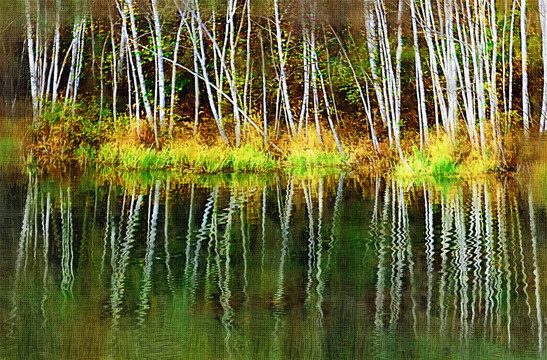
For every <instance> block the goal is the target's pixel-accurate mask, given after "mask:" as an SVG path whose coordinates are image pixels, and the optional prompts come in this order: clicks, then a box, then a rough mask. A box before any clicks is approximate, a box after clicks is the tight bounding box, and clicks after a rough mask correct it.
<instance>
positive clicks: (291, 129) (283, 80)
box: [273, 0, 297, 136]
mask: <svg viewBox="0 0 547 360" xmlns="http://www.w3.org/2000/svg"><path fill="white" fill-rule="evenodd" d="M273 3H274V15H275V20H274V24H275V34H276V40H277V55H278V57H279V81H280V83H281V93H282V96H283V104H284V107H285V114H286V116H287V122H288V123H289V133H290V134H291V135H293V136H294V135H295V134H296V133H297V132H296V127H295V126H294V121H293V117H292V109H291V102H290V100H289V89H288V86H287V74H286V73H285V52H284V51H283V44H282V41H283V40H282V35H281V18H280V16H279V0H273Z"/></svg>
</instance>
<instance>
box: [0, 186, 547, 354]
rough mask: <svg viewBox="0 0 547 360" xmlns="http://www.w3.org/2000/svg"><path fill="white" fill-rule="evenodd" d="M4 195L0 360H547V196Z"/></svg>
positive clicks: (30, 189) (314, 192) (230, 190)
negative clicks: (523, 359) (545, 359)
mask: <svg viewBox="0 0 547 360" xmlns="http://www.w3.org/2000/svg"><path fill="white" fill-rule="evenodd" d="M2 182H3V184H2V186H1V187H0V188H1V189H2V190H0V194H1V196H0V239H1V242H2V243H1V244H2V245H1V246H2V247H1V249H2V250H1V252H0V358H6V359H35V358H43V359H92V358H93V359H162V358H165V359H396V358H406V359H420V358H422V359H436V358H439V359H447V358H448V359H450V358H455V359H471V358H536V357H543V356H545V355H547V352H546V350H545V349H546V347H547V341H546V338H545V330H546V328H547V323H546V314H547V293H546V289H547V276H546V275H547V244H546V227H545V223H546V221H547V219H546V205H547V204H546V203H545V189H546V188H545V184H544V183H541V184H539V185H538V184H531V185H523V184H521V183H519V182H517V181H514V180H503V181H498V180H489V181H486V180H485V181H478V182H468V183H455V184H440V185H439V184H425V185H423V184H420V185H415V184H408V183H407V184H402V183H397V182H395V181H386V180H384V179H381V178H378V179H371V180H368V181H364V182H363V181H361V182H359V181H357V180H356V179H354V178H352V177H351V176H349V175H348V176H344V175H334V176H332V175H331V176H328V177H323V178H321V177H314V178H299V177H291V176H271V177H270V178H268V179H265V180H262V181H254V180H253V181H238V182H227V181H217V180H215V179H211V178H207V179H204V178H195V181H194V182H192V181H186V182H181V181H175V180H173V179H172V180H166V179H162V180H152V181H148V182H144V181H142V182H141V181H134V182H133V183H132V184H130V185H125V186H123V185H117V184H113V183H109V182H106V181H104V182H101V181H89V180H70V181H64V182H63V181H54V180H49V181H48V180H38V179H37V178H36V177H32V176H24V175H21V176H11V177H6V176H4V177H2Z"/></svg>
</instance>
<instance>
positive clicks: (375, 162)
mask: <svg viewBox="0 0 547 360" xmlns="http://www.w3.org/2000/svg"><path fill="white" fill-rule="evenodd" d="M93 118H94V114H90V113H85V112H84V113H81V114H80V115H78V114H76V115H67V113H66V112H64V111H63V110H62V109H60V110H59V111H58V112H54V113H49V114H46V115H45V116H44V117H43V118H42V119H41V120H40V121H39V122H38V123H37V124H35V125H34V128H33V137H34V139H33V140H34V141H33V143H32V145H31V146H30V148H29V149H28V151H27V155H26V162H27V165H29V166H31V167H36V168H38V169H40V170H42V171H44V172H48V171H50V170H51V169H65V170H66V169H68V168H70V167H73V166H74V165H79V166H82V167H84V168H88V167H90V166H91V167H96V168H100V169H111V170H113V171H119V170H122V171H155V170H173V171H178V172H183V173H184V172H187V173H202V174H215V173H232V172H233V173H265V172H270V171H274V170H286V171H291V172H297V173H298V172H301V173H302V172H309V171H310V170H311V169H318V168H320V169H331V170H332V171H339V170H340V169H352V170H355V171H357V172H361V173H381V174H383V175H393V176H394V177H396V178H403V179H404V178H406V179H427V178H431V177H433V178H438V177H448V178H468V177H475V176H480V175H483V174H488V173H496V172H512V171H513V170H514V169H515V168H516V166H515V164H516V162H517V161H518V160H520V159H518V157H519V156H523V157H527V156H528V155H526V154H524V155H523V154H518V153H517V151H516V150H515V149H518V148H519V141H518V140H515V139H505V141H506V142H507V143H506V144H504V149H508V150H506V151H505V152H504V154H503V159H502V158H501V157H500V156H499V155H495V153H496V152H495V151H494V150H493V149H491V148H488V149H485V150H483V151H482V152H479V151H477V150H473V149H472V147H471V145H470V144H469V143H468V142H467V141H466V140H465V136H461V137H459V138H458V140H457V141H456V143H452V142H451V141H450V140H448V139H447V138H446V137H445V136H442V135H441V136H438V137H436V136H433V134H431V140H430V142H429V146H428V147H425V148H424V149H422V150H419V146H418V142H417V140H416V137H415V136H412V134H410V135H408V136H407V137H405V138H403V140H402V148H403V159H401V158H400V156H399V154H398V153H397V152H396V151H395V150H394V149H393V147H390V146H389V144H387V143H381V144H380V151H375V150H374V149H373V148H372V145H371V143H370V141H369V140H368V138H364V139H363V138H361V139H359V138H356V137H353V136H352V135H351V133H352V131H351V129H346V132H347V134H346V139H351V142H350V141H347V142H346V143H345V144H344V150H345V154H346V155H345V156H342V155H341V154H340V152H339V151H338V150H337V148H336V146H335V144H334V141H333V139H332V138H331V137H329V134H323V136H322V141H319V140H318V138H317V136H316V135H315V133H314V132H311V131H310V132H309V133H308V134H307V135H303V136H302V137H301V138H297V139H294V138H293V139H288V138H287V137H286V136H283V135H282V136H279V137H271V138H270V142H269V143H268V145H267V146H265V145H264V144H263V139H262V138H261V137H260V136H259V135H258V134H256V132H255V131H254V130H253V129H247V131H246V132H245V137H244V138H243V141H242V144H243V145H242V146H240V147H230V146H227V145H225V144H224V143H223V142H222V141H220V139H218V137H216V136H215V135H209V136H207V135H208V134H214V130H215V129H201V131H200V132H199V134H198V136H194V135H193V134H192V131H191V130H190V129H189V128H188V126H185V124H179V126H177V127H176V128H175V130H174V131H173V132H172V133H171V134H168V133H162V134H160V136H159V139H160V141H159V146H158V143H156V142H155V141H154V136H153V129H151V128H149V127H147V126H146V124H144V125H142V124H141V127H140V129H139V130H138V131H137V129H136V128H134V127H133V126H131V125H129V124H130V121H128V119H124V118H121V119H119V120H118V121H117V122H116V123H114V122H112V121H111V120H109V121H102V122H98V121H91V120H90V119H93Z"/></svg>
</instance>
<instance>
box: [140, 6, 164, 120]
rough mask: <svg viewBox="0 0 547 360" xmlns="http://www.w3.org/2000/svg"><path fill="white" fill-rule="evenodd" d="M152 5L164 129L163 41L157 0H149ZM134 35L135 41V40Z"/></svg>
mask: <svg viewBox="0 0 547 360" xmlns="http://www.w3.org/2000/svg"><path fill="white" fill-rule="evenodd" d="M150 3H151V5H152V17H153V19H154V33H155V38H156V39H155V40H156V51H154V54H155V55H154V56H155V57H156V63H157V69H156V72H157V75H158V82H157V85H158V92H159V116H160V128H161V129H162V130H165V71H164V69H163V41H162V34H161V23H160V16H159V12H158V1H157V0H150ZM136 39H137V38H136V37H135V41H136Z"/></svg>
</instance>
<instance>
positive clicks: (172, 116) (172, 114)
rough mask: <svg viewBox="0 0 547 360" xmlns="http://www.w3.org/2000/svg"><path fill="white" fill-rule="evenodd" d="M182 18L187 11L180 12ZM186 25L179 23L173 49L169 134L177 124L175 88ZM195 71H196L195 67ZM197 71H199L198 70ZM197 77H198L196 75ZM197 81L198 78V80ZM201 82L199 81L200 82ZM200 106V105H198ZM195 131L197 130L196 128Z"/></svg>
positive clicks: (171, 133)
mask: <svg viewBox="0 0 547 360" xmlns="http://www.w3.org/2000/svg"><path fill="white" fill-rule="evenodd" d="M179 14H180V17H181V19H182V18H184V17H185V16H186V14H185V13H183V12H182V11H180V12H179ZM183 27H184V21H183V20H181V21H180V24H179V28H178V30H177V37H176V40H175V49H174V50H173V65H172V69H171V96H170V97H169V100H170V103H169V134H170V135H173V125H174V124H175V90H176V87H177V84H176V80H177V66H176V64H177V61H178V54H179V47H180V38H181V34H182V28H183ZM195 62H196V59H195V55H194V63H195ZM194 71H196V69H195V67H194ZM196 73H197V71H196ZM194 78H195V79H197V78H196V77H195V76H194ZM196 82H197V80H196ZM198 84H199V82H198ZM197 92H198V97H199V88H198V90H197ZM198 107H199V105H198ZM194 132H195V130H194ZM194 135H195V133H194Z"/></svg>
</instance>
